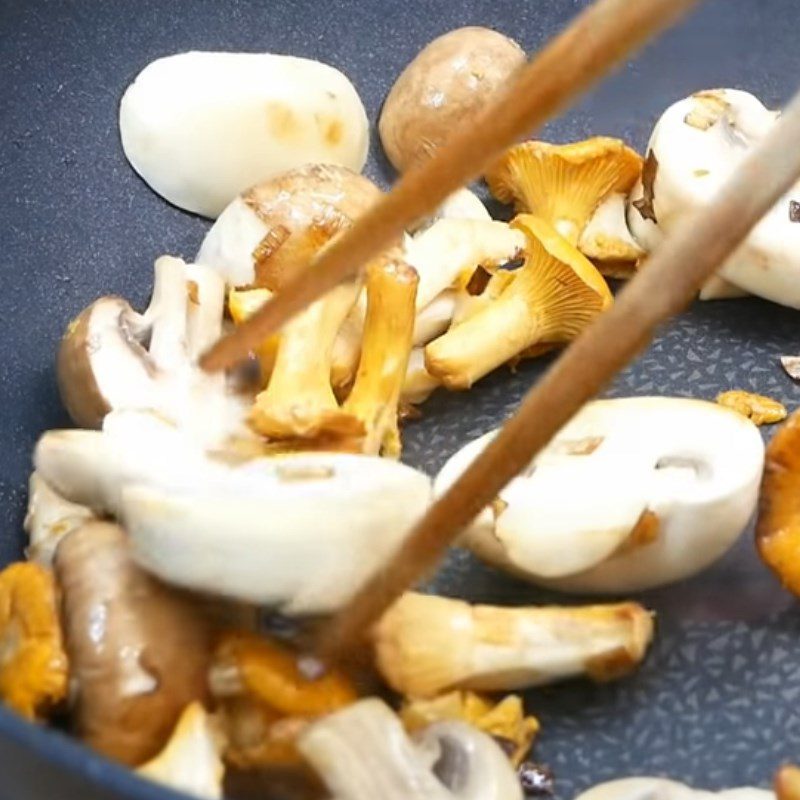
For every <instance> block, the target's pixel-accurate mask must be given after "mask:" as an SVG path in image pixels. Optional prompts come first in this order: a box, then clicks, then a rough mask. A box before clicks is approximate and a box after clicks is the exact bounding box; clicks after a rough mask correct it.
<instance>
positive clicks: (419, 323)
mask: <svg viewBox="0 0 800 800" xmlns="http://www.w3.org/2000/svg"><path fill="white" fill-rule="evenodd" d="M457 306H458V292H457V291H456V290H455V289H445V290H444V291H443V292H441V293H440V294H438V295H436V297H434V298H433V300H431V302H430V303H428V305H426V306H425V307H424V308H422V309H420V310H419V311H418V312H417V316H416V319H415V320H414V335H413V344H414V347H421V346H424V345H426V344H428V342H432V341H433V340H434V339H435V338H436V337H437V336H441V335H442V334H443V333H444V332H445V331H446V330H447V329H448V328H449V327H450V324H451V323H452V321H453V316H454V314H455V313H456V308H457Z"/></svg>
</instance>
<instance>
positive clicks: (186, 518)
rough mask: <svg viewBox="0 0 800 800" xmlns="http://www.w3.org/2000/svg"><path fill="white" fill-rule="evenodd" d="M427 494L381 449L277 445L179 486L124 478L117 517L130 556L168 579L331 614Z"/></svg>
mask: <svg viewBox="0 0 800 800" xmlns="http://www.w3.org/2000/svg"><path fill="white" fill-rule="evenodd" d="M430 494H431V487H430V479H429V478H428V477H427V476H426V475H424V474H422V473H421V472H418V471H417V470H414V469H412V468H411V467H407V466H405V465H402V464H399V463H397V462H394V461H391V460H388V459H382V458H376V457H369V456H361V455H350V454H340V453H307V454H294V455H281V456H272V457H267V458H257V459H253V460H251V461H249V462H246V463H243V464H241V465H239V466H232V467H231V466H222V465H218V469H217V471H216V472H215V473H214V474H213V475H209V476H208V477H207V478H206V479H203V478H200V479H197V478H195V479H194V480H193V481H192V482H191V484H189V483H188V482H187V483H186V484H184V485H182V486H178V487H177V488H174V487H170V486H165V485H155V484H153V483H152V482H151V483H149V484H140V485H131V484H129V485H127V486H124V487H123V489H122V519H123V520H124V523H125V527H126V529H127V530H128V531H129V533H130V537H131V543H132V548H133V554H134V558H135V559H136V560H137V562H138V563H139V564H140V565H141V566H143V567H144V568H145V569H147V570H149V571H151V572H152V573H153V574H155V575H157V576H158V577H160V578H162V579H163V580H165V581H166V582H168V583H174V584H176V585H178V586H183V587H185V588H187V589H194V590H196V591H201V592H207V593H210V594H217V595H222V596H225V597H229V598H231V599H237V600H242V601H245V602H253V603H260V604H263V605H268V606H276V607H277V608H279V609H280V610H282V611H284V612H285V613H288V614H312V613H328V612H331V611H334V610H336V609H338V608H339V607H340V606H341V605H342V604H343V603H344V602H345V601H346V600H348V599H349V598H350V597H351V596H352V595H353V593H354V592H355V591H356V589H357V588H358V587H359V586H361V585H362V583H363V582H364V581H365V580H366V579H367V578H368V577H369V576H370V575H372V574H374V572H375V571H376V570H377V569H379V568H380V567H381V566H382V565H383V564H384V563H385V562H386V560H387V559H388V558H389V556H390V555H391V554H392V553H394V551H395V549H396V548H397V547H398V546H399V545H400V543H401V542H402V541H403V539H404V537H405V536H406V535H407V534H408V532H409V529H410V527H411V524H412V523H413V522H414V521H416V520H417V519H418V518H419V516H420V515H421V514H422V512H423V511H424V509H425V508H426V506H427V505H428V503H429V501H430ZM320 520H324V524H320ZM221 565H224V567H221Z"/></svg>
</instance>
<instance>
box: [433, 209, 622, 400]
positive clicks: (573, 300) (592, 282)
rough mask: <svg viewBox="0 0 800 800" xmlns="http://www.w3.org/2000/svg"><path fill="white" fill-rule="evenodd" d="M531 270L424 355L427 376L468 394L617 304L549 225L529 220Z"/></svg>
mask: <svg viewBox="0 0 800 800" xmlns="http://www.w3.org/2000/svg"><path fill="white" fill-rule="evenodd" d="M513 225H514V229H515V230H517V231H519V232H524V233H525V234H526V236H527V253H528V255H527V258H526V261H525V265H524V266H523V267H522V268H521V269H520V270H519V271H518V272H517V273H516V274H515V277H514V279H513V280H512V281H511V283H510V285H509V286H508V287H506V288H505V289H504V290H503V291H502V292H501V293H500V295H499V297H498V298H497V300H496V301H495V302H492V303H488V304H486V305H485V306H483V307H482V308H480V309H479V310H478V311H477V312H475V313H474V314H472V315H471V316H470V317H468V318H467V319H466V320H464V321H463V322H461V323H460V324H458V325H456V326H455V327H453V328H451V330H450V331H448V332H447V333H446V334H445V335H444V336H442V337H441V338H439V339H436V340H435V341H434V342H432V343H431V344H429V345H428V346H427V347H426V348H425V364H426V366H427V368H428V372H430V373H431V375H433V376H434V377H436V378H439V379H440V380H441V381H442V383H443V384H444V385H445V386H447V387H448V388H449V389H468V388H469V387H470V386H471V385H472V384H473V383H474V382H475V381H476V380H478V379H479V378H482V377H483V376H484V375H486V374H487V373H489V372H491V371H492V370H493V369H495V368H496V367H498V366H500V364H503V363H504V362H506V361H508V360H509V359H511V358H513V357H514V356H516V355H517V354H518V353H520V352H522V351H523V350H525V349H527V348H529V347H531V346H532V345H534V344H537V343H540V342H564V341H570V340H571V339H573V338H575V336H577V335H578V334H579V333H580V332H581V331H582V330H583V329H584V328H585V327H586V326H587V325H588V324H589V323H590V322H591V321H592V319H594V318H595V317H596V316H597V315H598V314H599V313H600V312H601V311H602V310H603V309H604V308H605V307H606V306H607V305H609V303H610V302H611V293H610V291H609V289H608V286H607V285H606V283H605V281H604V280H603V278H602V276H601V275H600V273H599V272H597V270H596V269H595V268H594V267H593V266H592V264H591V263H590V262H589V261H588V260H587V259H586V258H585V257H584V256H583V255H582V254H581V253H580V252H578V250H576V249H575V248H574V247H572V246H571V245H570V244H569V243H568V242H566V241H565V240H563V239H562V238H561V237H559V236H558V234H556V233H555V231H553V229H552V228H551V227H550V226H549V225H547V223H545V222H543V221H542V220H539V219H536V218H534V217H531V216H529V215H522V216H520V217H518V218H517V220H515V222H514V223H513Z"/></svg>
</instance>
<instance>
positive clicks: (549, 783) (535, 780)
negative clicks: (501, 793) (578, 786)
mask: <svg viewBox="0 0 800 800" xmlns="http://www.w3.org/2000/svg"><path fill="white" fill-rule="evenodd" d="M517 775H519V782H520V785H521V786H522V791H523V792H524V794H525V797H526V798H529V799H530V798H538V797H552V796H553V794H554V793H555V777H554V775H553V771H552V770H551V769H550V767H548V766H547V765H545V764H537V763H535V762H533V761H525V762H523V763H522V764H520V766H519V770H517Z"/></svg>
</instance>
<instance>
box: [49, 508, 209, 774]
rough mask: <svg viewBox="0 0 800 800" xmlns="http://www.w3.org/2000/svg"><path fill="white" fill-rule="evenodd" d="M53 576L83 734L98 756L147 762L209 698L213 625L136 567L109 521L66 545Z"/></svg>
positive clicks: (77, 534) (85, 528)
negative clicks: (197, 703)
mask: <svg viewBox="0 0 800 800" xmlns="http://www.w3.org/2000/svg"><path fill="white" fill-rule="evenodd" d="M55 570H56V577H57V580H58V583H59V586H60V588H61V593H62V616H63V620H64V635H65V639H66V650H67V655H68V657H69V661H70V665H71V670H72V675H71V678H72V682H73V692H74V697H73V700H74V703H75V719H76V724H77V728H78V731H79V733H80V735H81V736H82V737H83V738H84V739H85V740H86V741H87V742H88V743H89V744H90V745H91V746H92V747H94V748H95V749H96V750H98V751H99V752H100V753H103V754H104V755H107V756H110V757H111V758H115V759H117V760H118V761H121V762H123V763H125V764H129V765H138V764H141V763H143V762H144V761H146V760H148V759H150V758H152V757H153V756H155V755H156V754H157V753H158V752H159V751H160V750H161V749H162V748H163V747H164V745H165V744H166V742H167V740H168V739H169V737H170V734H171V732H172V729H173V728H174V727H175V724H176V722H177V721H178V718H179V717H180V714H181V712H182V711H183V709H184V708H185V707H186V706H187V705H188V704H189V703H191V702H192V701H194V700H202V699H204V698H205V697H206V695H207V685H206V684H207V671H208V666H209V661H210V638H209V630H208V627H207V625H206V622H205V619H204V618H203V616H202V615H201V614H199V613H198V611H197V608H196V607H195V605H194V603H193V602H192V601H191V600H190V599H188V598H187V597H186V596H184V595H182V594H180V593H178V592H176V591H174V590H172V589H170V588H168V587H166V586H164V585H162V584H160V583H158V581H156V580H155V579H153V578H151V577H150V576H149V575H147V574H146V573H145V572H143V571H142V570H140V569H139V568H138V567H137V566H136V565H135V564H134V563H133V561H132V560H131V558H130V556H129V553H128V545H127V541H126V537H125V533H124V532H123V530H122V529H121V528H120V527H119V526H117V525H114V524H112V523H109V522H88V523H86V524H85V525H83V526H82V527H81V528H79V529H78V530H76V531H75V532H73V533H71V534H70V535H69V536H68V537H67V538H65V539H64V540H63V541H62V542H61V544H60V545H59V547H58V550H57V552H56V558H55Z"/></svg>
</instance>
